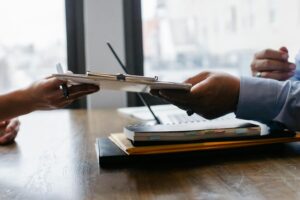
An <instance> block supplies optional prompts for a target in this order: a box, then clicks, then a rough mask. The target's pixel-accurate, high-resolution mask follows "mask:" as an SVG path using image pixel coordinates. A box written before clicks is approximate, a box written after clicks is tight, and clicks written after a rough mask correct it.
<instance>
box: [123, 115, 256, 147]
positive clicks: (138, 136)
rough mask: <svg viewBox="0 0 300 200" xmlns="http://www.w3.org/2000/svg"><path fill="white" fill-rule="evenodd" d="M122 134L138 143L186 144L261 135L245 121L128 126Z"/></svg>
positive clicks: (254, 125) (254, 126)
mask: <svg viewBox="0 0 300 200" xmlns="http://www.w3.org/2000/svg"><path fill="white" fill-rule="evenodd" d="M124 134H125V135H126V137H127V138H128V139H130V140H131V141H133V142H134V143H135V144H137V143H138V142H187V141H201V140H208V139H220V140H224V139H231V138H241V137H253V136H260V135H261V127H260V126H259V125H258V124H254V123H250V122H248V121H245V120H230V121H229V120H227V121H219V122H215V121H207V122H203V123H183V124H160V125H130V126H126V127H125V128H124Z"/></svg>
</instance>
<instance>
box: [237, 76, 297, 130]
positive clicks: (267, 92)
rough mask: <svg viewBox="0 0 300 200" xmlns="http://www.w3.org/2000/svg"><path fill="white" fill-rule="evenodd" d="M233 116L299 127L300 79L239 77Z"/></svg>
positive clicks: (290, 127)
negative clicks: (235, 107)
mask: <svg viewBox="0 0 300 200" xmlns="http://www.w3.org/2000/svg"><path fill="white" fill-rule="evenodd" d="M236 115H237V117H239V118H243V119H251V120H257V121H261V122H263V123H266V124H272V123H274V122H279V123H281V124H283V125H285V126H286V127H287V128H289V129H292V130H300V123H299V122H300V82H291V81H287V82H280V81H275V80H271V79H261V78H242V79H241V85H240V95H239V103H238V106H237V110H236Z"/></svg>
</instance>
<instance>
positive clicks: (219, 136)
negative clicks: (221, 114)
mask: <svg viewBox="0 0 300 200" xmlns="http://www.w3.org/2000/svg"><path fill="white" fill-rule="evenodd" d="M267 131H268V130H267V129H265V128H264V127H263V126H262V125H261V124H258V123H252V122H248V121H244V120H240V121H238V122H237V121H232V122H228V121H226V122H223V123H222V122H220V123H217V124H216V123H215V122H213V123H209V122H206V123H194V124H193V123H190V124H177V125H155V126H147V125H133V126H128V127H125V128H124V132H123V133H112V134H111V135H110V136H109V140H110V141H111V142H112V143H113V144H114V145H116V146H117V147H118V148H119V149H121V150H122V151H123V152H124V153H125V154H126V155H128V156H130V155H150V154H168V153H178V152H192V151H207V150H217V149H230V148H240V147H249V146H257V145H265V144H274V143H286V142H294V141H299V140H300V136H299V135H297V134H295V133H294V132H290V131H280V132H273V133H272V134H268V133H267Z"/></svg>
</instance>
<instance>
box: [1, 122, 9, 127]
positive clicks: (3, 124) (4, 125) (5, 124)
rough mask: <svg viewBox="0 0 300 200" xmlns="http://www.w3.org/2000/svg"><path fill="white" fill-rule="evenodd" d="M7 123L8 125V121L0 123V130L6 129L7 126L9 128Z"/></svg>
mask: <svg viewBox="0 0 300 200" xmlns="http://www.w3.org/2000/svg"><path fill="white" fill-rule="evenodd" d="M7 123H8V121H7V120H5V121H2V122H0V128H4V127H6V126H7Z"/></svg>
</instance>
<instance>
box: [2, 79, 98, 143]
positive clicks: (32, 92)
mask: <svg viewBox="0 0 300 200" xmlns="http://www.w3.org/2000/svg"><path fill="white" fill-rule="evenodd" d="M64 83H65V82H64V81H61V80H58V79H57V78H54V77H48V78H45V79H42V80H40V81H37V82H35V83H33V84H31V85H30V86H28V87H26V88H23V89H19V90H16V91H12V92H9V93H7V94H2V95H0V111H1V112H0V145H4V144H8V143H11V142H13V141H14V139H15V137H16V136H17V133H18V131H19V126H20V122H19V120H18V119H17V117H18V116H20V115H24V114H27V113H30V112H33V111H35V110H51V109H57V108H63V107H65V106H67V105H69V104H71V103H72V102H73V101H74V100H76V99H78V98H80V97H83V96H85V95H87V94H91V93H93V92H96V91H98V90H99V87H98V86H95V85H88V84H83V85H74V86H70V87H69V88H68V90H69V96H68V98H66V97H65V95H64V93H63V91H62V90H61V89H60V86H61V85H62V84H64Z"/></svg>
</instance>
